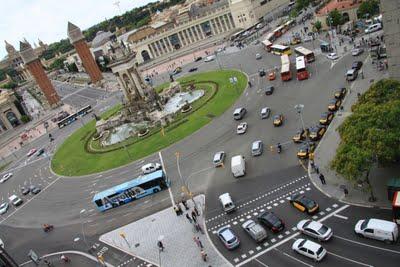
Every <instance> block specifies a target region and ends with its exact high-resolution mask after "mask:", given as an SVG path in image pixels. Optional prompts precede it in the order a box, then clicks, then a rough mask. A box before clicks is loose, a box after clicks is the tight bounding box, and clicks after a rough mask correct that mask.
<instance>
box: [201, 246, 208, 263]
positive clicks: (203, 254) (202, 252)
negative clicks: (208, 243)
mask: <svg viewBox="0 0 400 267" xmlns="http://www.w3.org/2000/svg"><path fill="white" fill-rule="evenodd" d="M200 254H201V258H202V259H203V261H207V253H206V252H205V251H204V250H203V249H202V250H201V251H200Z"/></svg>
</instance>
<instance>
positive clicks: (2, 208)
mask: <svg viewBox="0 0 400 267" xmlns="http://www.w3.org/2000/svg"><path fill="white" fill-rule="evenodd" d="M41 190H42V189H41V188H40V187H39V186H36V185H30V186H29V187H21V194H22V195H27V194H29V193H31V194H32V195H36V194H39V193H40V191H41ZM8 201H9V202H3V203H2V204H1V205H0V215H3V214H5V213H6V212H7V211H8V209H9V208H10V204H9V203H11V204H12V205H13V206H15V207H18V206H20V205H22V203H24V201H23V200H22V199H21V198H20V197H19V196H18V195H16V194H13V195H11V196H10V197H9V198H8Z"/></svg>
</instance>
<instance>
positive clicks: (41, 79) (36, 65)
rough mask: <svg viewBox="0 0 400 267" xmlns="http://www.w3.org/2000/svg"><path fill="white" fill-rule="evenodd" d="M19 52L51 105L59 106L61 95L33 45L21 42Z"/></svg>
mask: <svg viewBox="0 0 400 267" xmlns="http://www.w3.org/2000/svg"><path fill="white" fill-rule="evenodd" d="M19 53H20V55H21V57H22V60H23V61H24V63H25V66H26V67H27V69H28V70H29V72H30V73H31V74H32V76H33V77H34V78H35V81H36V83H37V84H38V86H39V87H40V89H41V90H42V92H43V94H44V96H45V97H46V99H47V102H48V103H49V105H50V106H51V107H55V106H57V105H58V104H59V102H60V97H59V96H58V94H57V92H56V90H55V89H54V87H53V85H52V84H51V82H50V80H49V77H47V74H46V72H45V71H44V69H43V66H42V63H41V62H40V60H39V58H38V56H37V55H36V54H35V52H34V51H33V48H32V46H31V45H30V44H29V43H28V42H20V43H19Z"/></svg>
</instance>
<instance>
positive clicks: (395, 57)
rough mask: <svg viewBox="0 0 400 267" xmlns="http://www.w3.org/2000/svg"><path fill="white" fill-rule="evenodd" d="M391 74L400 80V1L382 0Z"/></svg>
mask: <svg viewBox="0 0 400 267" xmlns="http://www.w3.org/2000/svg"><path fill="white" fill-rule="evenodd" d="M381 12H382V19H383V25H384V38H385V44H386V53H387V55H388V58H387V59H388V67H389V69H388V70H389V76H390V78H392V79H396V80H398V81H400V1H399V0H384V1H381Z"/></svg>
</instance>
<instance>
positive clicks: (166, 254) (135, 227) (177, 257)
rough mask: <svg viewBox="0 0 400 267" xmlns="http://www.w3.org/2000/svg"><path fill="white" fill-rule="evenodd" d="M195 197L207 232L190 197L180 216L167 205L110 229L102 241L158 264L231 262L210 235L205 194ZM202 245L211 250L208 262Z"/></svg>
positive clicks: (208, 254)
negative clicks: (205, 212) (200, 230)
mask: <svg viewBox="0 0 400 267" xmlns="http://www.w3.org/2000/svg"><path fill="white" fill-rule="evenodd" d="M194 200H195V202H196V207H197V210H198V212H199V216H194V217H195V220H196V221H197V222H198V223H199V224H200V227H201V228H202V230H203V232H204V234H203V233H201V232H198V231H196V230H195V227H194V225H195V224H194V222H193V216H192V212H193V211H194V203H193V202H192V200H188V201H187V206H188V208H189V209H188V210H185V208H183V205H182V204H181V205H180V206H181V207H182V211H183V214H181V215H179V216H178V215H177V214H176V213H175V211H174V209H173V208H172V207H171V208H167V209H165V210H162V211H160V212H157V213H155V214H153V215H150V216H148V217H145V218H143V219H140V220H138V221H136V222H133V223H131V224H128V225H125V226H123V227H121V228H118V229H115V230H113V231H111V232H109V233H106V234H104V235H102V236H101V237H100V241H102V242H104V243H106V244H108V245H109V246H113V247H115V248H117V249H120V250H123V251H124V252H126V253H129V254H132V255H134V256H136V257H138V258H141V259H143V260H145V261H147V262H151V263H152V264H154V265H158V266H167V267H168V266H170V267H176V266H182V267H186V266H190V267H196V266H230V264H228V262H226V261H225V259H223V258H222V257H221V256H220V255H219V254H218V252H217V250H216V249H214V247H213V245H212V244H211V242H210V240H209V239H208V237H207V234H206V230H205V228H204V217H203V211H204V205H205V197H204V195H200V196H196V197H195V198H194ZM186 214H188V217H189V218H187V217H186ZM197 237H198V239H197ZM159 241H160V242H161V244H160V243H159ZM201 247H203V250H204V252H205V253H206V254H207V262H204V261H203V259H202V254H201Z"/></svg>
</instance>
